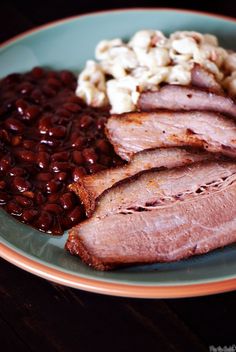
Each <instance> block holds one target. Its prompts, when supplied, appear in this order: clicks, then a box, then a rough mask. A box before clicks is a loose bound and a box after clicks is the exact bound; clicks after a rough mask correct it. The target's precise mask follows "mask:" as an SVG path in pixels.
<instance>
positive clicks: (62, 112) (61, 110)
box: [56, 108, 71, 117]
mask: <svg viewBox="0 0 236 352" xmlns="http://www.w3.org/2000/svg"><path fill="white" fill-rule="evenodd" d="M56 113H57V114H58V115H59V116H64V117H71V113H70V111H68V110H66V109H64V108H59V109H57V110H56Z"/></svg>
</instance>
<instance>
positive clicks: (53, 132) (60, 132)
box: [48, 126, 66, 139]
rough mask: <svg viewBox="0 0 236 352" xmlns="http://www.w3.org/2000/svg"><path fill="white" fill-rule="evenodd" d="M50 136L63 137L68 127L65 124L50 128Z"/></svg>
mask: <svg viewBox="0 0 236 352" xmlns="http://www.w3.org/2000/svg"><path fill="white" fill-rule="evenodd" d="M48 134H49V136H52V137H54V138H59V139H60V138H63V137H64V136H65V134H66V128H65V127H64V126H56V127H51V128H49V130H48Z"/></svg>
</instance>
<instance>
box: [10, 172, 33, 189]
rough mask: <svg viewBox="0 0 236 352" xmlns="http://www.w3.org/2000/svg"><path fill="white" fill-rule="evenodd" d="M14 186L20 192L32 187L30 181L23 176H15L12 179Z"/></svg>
mask: <svg viewBox="0 0 236 352" xmlns="http://www.w3.org/2000/svg"><path fill="white" fill-rule="evenodd" d="M11 184H12V187H13V189H14V190H16V191H18V192H25V191H28V190H29V189H30V188H31V184H30V182H29V181H27V180H25V179H24V178H23V177H20V176H15V177H14V178H13V179H12V183H11Z"/></svg>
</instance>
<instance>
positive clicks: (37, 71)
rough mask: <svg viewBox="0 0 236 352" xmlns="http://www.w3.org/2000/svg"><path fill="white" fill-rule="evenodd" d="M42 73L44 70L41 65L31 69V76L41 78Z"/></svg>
mask: <svg viewBox="0 0 236 352" xmlns="http://www.w3.org/2000/svg"><path fill="white" fill-rule="evenodd" d="M44 74H45V71H44V70H43V69H42V67H38V66H37V67H34V68H33V69H32V70H31V76H32V77H33V78H36V79H39V78H42V77H43V75H44Z"/></svg>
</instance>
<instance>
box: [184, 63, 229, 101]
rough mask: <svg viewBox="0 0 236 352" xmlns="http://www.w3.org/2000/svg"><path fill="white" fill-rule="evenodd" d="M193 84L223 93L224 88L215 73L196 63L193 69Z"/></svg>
mask: <svg viewBox="0 0 236 352" xmlns="http://www.w3.org/2000/svg"><path fill="white" fill-rule="evenodd" d="M191 84H192V85H193V86H195V87H198V88H201V89H207V90H209V91H211V92H214V93H216V94H223V93H224V92H223V89H222V87H221V85H220V83H219V82H217V80H216V78H215V76H214V75H213V73H211V72H209V71H207V70H206V69H205V68H204V67H202V66H201V65H199V64H196V63H195V64H194V66H193V68H192V70H191Z"/></svg>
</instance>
